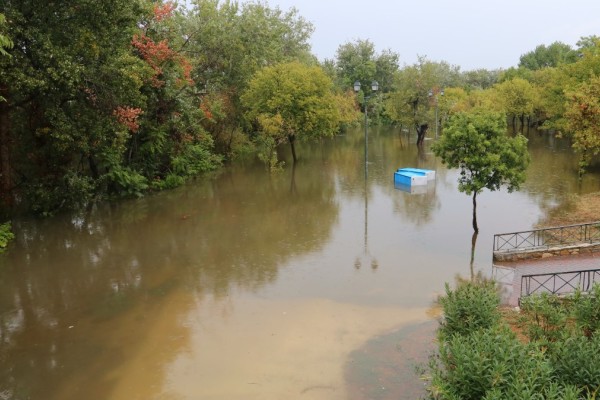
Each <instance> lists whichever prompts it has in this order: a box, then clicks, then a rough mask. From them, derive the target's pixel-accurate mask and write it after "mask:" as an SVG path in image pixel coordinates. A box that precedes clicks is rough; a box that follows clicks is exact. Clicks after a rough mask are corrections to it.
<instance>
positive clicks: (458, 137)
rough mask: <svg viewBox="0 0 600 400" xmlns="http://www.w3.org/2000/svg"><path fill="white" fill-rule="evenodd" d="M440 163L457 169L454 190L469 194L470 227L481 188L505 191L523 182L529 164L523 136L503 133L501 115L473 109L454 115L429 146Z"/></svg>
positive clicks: (504, 121) (475, 228) (503, 118)
mask: <svg viewBox="0 0 600 400" xmlns="http://www.w3.org/2000/svg"><path fill="white" fill-rule="evenodd" d="M432 150H433V152H434V153H435V154H436V155H437V156H439V157H440V158H441V160H442V163H444V164H446V165H448V167H450V168H458V169H459V170H460V176H459V178H458V190H459V191H461V192H464V193H466V194H468V195H472V196H473V230H474V231H475V232H478V231H479V228H478V226H477V214H476V211H477V195H478V194H479V193H481V191H482V190H483V189H488V190H491V191H495V190H499V189H500V188H501V187H502V186H505V187H506V188H507V190H508V191H509V192H512V191H513V190H515V189H518V188H519V185H520V184H521V183H523V182H524V181H525V170H526V169H527V166H528V164H529V153H528V152H527V139H526V138H525V137H524V136H522V135H517V136H515V137H510V136H508V135H507V134H506V118H505V116H504V115H503V114H500V113H494V112H489V111H486V110H474V111H470V112H462V113H457V114H454V115H453V116H452V117H450V120H449V121H448V123H447V124H446V128H445V131H444V135H443V136H442V137H441V139H440V140H439V141H438V142H436V143H434V144H433V146H432Z"/></svg>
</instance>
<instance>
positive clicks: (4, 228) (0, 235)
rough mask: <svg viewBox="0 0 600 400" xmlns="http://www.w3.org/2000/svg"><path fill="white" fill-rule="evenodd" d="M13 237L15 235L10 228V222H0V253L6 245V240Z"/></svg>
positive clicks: (8, 240)
mask: <svg viewBox="0 0 600 400" xmlns="http://www.w3.org/2000/svg"><path fill="white" fill-rule="evenodd" d="M14 238H15V235H13V233H12V232H11V230H10V222H6V223H4V224H0V253H1V252H2V251H3V250H4V249H5V248H6V246H8V242H10V241H11V240H13V239H14Z"/></svg>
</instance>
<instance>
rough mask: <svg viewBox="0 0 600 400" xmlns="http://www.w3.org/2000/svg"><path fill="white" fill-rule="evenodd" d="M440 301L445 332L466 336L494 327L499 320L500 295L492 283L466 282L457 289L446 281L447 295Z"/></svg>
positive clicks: (442, 332)
mask: <svg viewBox="0 0 600 400" xmlns="http://www.w3.org/2000/svg"><path fill="white" fill-rule="evenodd" d="M439 302H440V304H441V306H442V309H443V311H444V321H443V322H442V326H441V328H440V333H441V334H442V335H446V336H451V335H454V334H460V335H467V334H470V333H472V332H474V331H476V330H479V329H486V328H491V327H493V326H495V325H497V324H498V322H499V321H500V312H499V311H498V306H499V305H500V297H499V296H498V292H497V290H496V285H495V284H494V283H491V282H485V281H482V282H478V283H471V282H463V283H459V285H458V287H457V288H456V290H454V291H452V290H451V289H450V286H449V285H448V284H446V296H445V297H441V298H440V299H439Z"/></svg>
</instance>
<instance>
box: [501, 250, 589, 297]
mask: <svg viewBox="0 0 600 400" xmlns="http://www.w3.org/2000/svg"><path fill="white" fill-rule="evenodd" d="M591 269H600V254H598V253H592V254H580V255H570V256H555V257H549V258H542V259H536V260H522V261H513V262H496V263H495V264H494V266H493V276H494V279H496V281H497V282H498V283H499V284H500V285H501V287H502V289H503V295H502V300H503V302H504V303H505V304H508V305H511V306H517V305H518V304H519V296H520V293H521V277H522V276H523V275H530V274H548V273H556V272H564V273H566V274H565V277H567V279H568V277H569V275H568V272H569V271H587V270H591ZM573 276H574V275H573Z"/></svg>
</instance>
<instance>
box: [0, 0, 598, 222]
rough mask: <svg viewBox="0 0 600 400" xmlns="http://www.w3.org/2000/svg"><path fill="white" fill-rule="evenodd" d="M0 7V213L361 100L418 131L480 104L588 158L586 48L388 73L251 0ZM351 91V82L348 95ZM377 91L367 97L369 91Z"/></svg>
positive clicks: (271, 153) (87, 195) (158, 176)
mask: <svg viewBox="0 0 600 400" xmlns="http://www.w3.org/2000/svg"><path fill="white" fill-rule="evenodd" d="M191 3H192V4H191V5H190V6H188V7H181V6H177V4H176V3H174V2H170V1H163V0H158V1H152V0H134V1H132V0H105V1H103V2H91V1H88V0H73V1H69V2H66V1H61V0H58V1H51V2H45V1H41V0H6V1H4V2H3V3H2V5H0V197H1V199H0V216H2V217H4V218H7V217H8V216H10V215H12V214H13V213H14V212H16V211H17V210H25V211H26V212H33V213H36V214H40V215H50V214H52V213H55V212H57V211H59V210H63V209H68V208H75V207H79V206H82V205H85V204H90V202H92V201H94V200H97V199H104V198H114V197H122V196H141V195H143V194H145V193H147V192H148V191H156V190H163V189H168V188H172V187H176V186H178V185H181V184H182V183H184V182H185V181H186V180H187V179H190V178H192V177H195V176H198V175H199V174H201V173H204V172H207V171H211V170H214V169H216V168H218V167H219V166H220V165H222V164H223V163H224V162H227V161H229V160H232V159H235V158H236V157H239V156H241V155H243V154H246V153H256V154H258V156H259V157H260V158H261V159H262V160H263V161H264V162H265V163H266V165H267V166H268V167H269V168H279V167H281V165H282V164H281V162H280V160H278V159H277V153H276V151H275V149H276V148H277V146H280V145H283V144H286V145H289V147H290V151H291V153H292V158H293V160H294V161H295V160H296V159H297V157H298V155H297V154H296V148H295V143H296V141H297V140H307V139H315V138H321V137H328V136H332V135H335V134H336V133H337V132H339V131H340V129H343V128H344V127H346V126H349V125H352V124H355V123H357V121H359V120H360V117H361V111H362V109H364V107H365V106H366V105H367V103H366V102H365V97H366V96H369V97H370V100H369V102H368V106H369V107H370V110H369V116H370V118H371V119H372V120H373V122H376V123H382V124H396V125H400V126H402V127H405V128H408V129H409V130H410V131H411V132H416V133H417V134H418V135H419V137H420V138H422V137H424V135H425V133H426V131H427V129H428V127H429V126H432V125H433V124H435V125H436V126H440V127H441V126H443V123H444V122H445V121H446V120H448V118H449V117H450V116H451V115H453V114H456V113H460V112H464V111H468V110H472V109H477V108H485V109H489V110H492V111H496V112H501V113H504V114H505V115H507V116H508V117H509V118H511V119H512V121H513V124H516V123H517V122H518V123H519V124H520V126H521V127H523V126H530V125H537V126H541V127H544V128H547V129H552V130H555V131H556V132H559V133H561V134H569V135H572V137H573V145H574V148H575V149H576V150H578V151H580V152H581V155H582V164H581V165H582V168H583V167H585V166H587V165H588V164H589V163H590V162H591V161H592V159H593V156H594V155H596V154H597V152H598V150H600V132H599V131H598V129H600V128H597V126H600V125H599V124H595V123H594V119H595V118H597V117H596V115H600V113H599V112H598V110H600V103H599V101H598V100H597V99H598V96H597V95H596V94H597V93H598V92H599V91H600V78H597V75H598V73H599V72H600V58H599V54H598V39H597V38H596V37H589V38H582V40H581V41H580V42H579V43H578V48H576V49H572V48H570V47H569V46H567V45H563V44H561V43H554V44H552V45H550V46H548V47H545V46H539V47H538V48H536V49H535V50H534V51H532V52H531V53H528V54H525V55H523V56H522V57H521V60H520V63H519V66H518V67H515V68H511V69H509V70H493V71H488V70H476V71H467V72H462V71H460V68H459V67H458V66H452V65H449V64H448V63H446V62H433V61H430V60H428V59H427V58H425V57H420V58H419V59H418V61H417V62H416V63H414V64H413V65H404V66H401V65H400V57H399V55H398V54H397V53H395V52H393V51H391V50H384V51H382V52H377V51H376V50H375V45H374V44H373V43H372V42H370V41H368V40H356V41H354V42H349V43H345V44H341V45H340V46H339V48H338V50H337V53H336V56H335V59H331V60H323V61H319V60H318V59H317V58H316V57H315V56H314V55H313V54H312V53H311V49H310V45H309V42H308V41H309V39H310V35H311V34H312V32H313V26H312V24H311V23H310V22H308V21H306V20H305V19H304V18H303V17H302V16H300V15H299V14H298V11H297V10H295V9H291V10H287V11H283V10H281V9H279V8H277V7H274V8H273V7H270V6H268V5H267V4H265V3H261V2H244V3H240V2H237V1H219V0H195V1H193V2H191ZM355 81H359V82H361V83H362V84H363V85H362V87H361V90H360V92H358V93H354V91H353V90H352V86H353V83H354V82H355ZM372 81H377V82H378V83H379V90H378V92H377V93H375V94H374V93H370V85H369V83H370V82H372Z"/></svg>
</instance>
